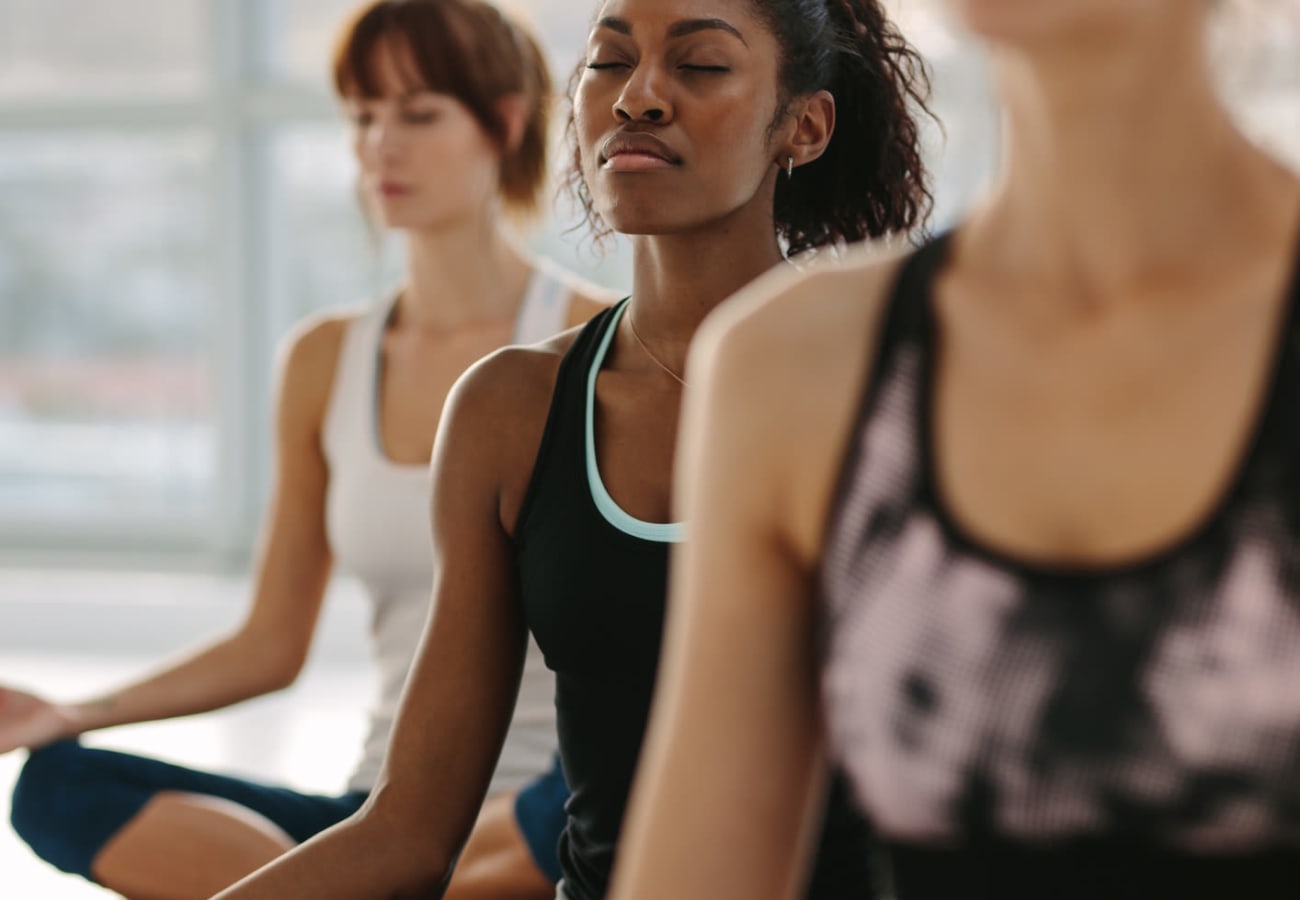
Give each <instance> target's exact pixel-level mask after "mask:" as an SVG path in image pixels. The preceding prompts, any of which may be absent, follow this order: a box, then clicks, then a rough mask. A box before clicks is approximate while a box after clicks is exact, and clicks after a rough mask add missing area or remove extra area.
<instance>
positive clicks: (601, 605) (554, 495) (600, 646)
mask: <svg viewBox="0 0 1300 900" xmlns="http://www.w3.org/2000/svg"><path fill="white" fill-rule="evenodd" d="M625 306H626V301H624V303H622V304H619V305H618V306H615V307H613V308H612V309H609V310H605V311H604V312H602V313H600V314H599V315H597V316H596V317H595V318H594V319H592V320H591V321H590V322H589V323H588V324H587V326H586V327H585V328H583V330H582V331H581V333H580V334H579V335H578V337H577V339H576V340H575V341H574V343H573V345H572V347H571V348H570V349H569V352H568V353H567V354H566V355H565V358H564V359H563V361H562V362H561V363H560V368H559V372H558V375H557V376H556V384H555V394H554V397H553V399H552V401H551V410H550V414H549V417H548V419H547V423H546V430H545V432H544V433H543V437H542V443H541V447H540V448H539V450H538V454H537V462H536V464H535V467H534V470H533V475H532V479H531V481H530V484H529V487H528V490H527V493H526V495H525V498H524V502H523V505H522V507H521V509H520V512H519V521H518V524H517V525H516V528H515V553H516V562H517V565H518V573H519V583H520V591H521V594H522V597H523V604H524V610H525V615H526V616H527V620H528V626H529V628H530V629H531V630H532V632H533V635H534V636H535V637H536V639H537V644H538V646H539V647H540V648H541V650H542V653H543V655H544V656H545V658H546V663H547V665H548V666H549V667H550V668H551V669H552V670H554V672H555V675H556V679H555V706H556V714H557V724H558V729H559V740H560V756H561V759H562V761H563V764H564V774H565V779H566V780H567V782H568V784H569V791H570V797H569V802H568V805H567V807H566V811H567V813H568V824H567V826H566V827H565V830H564V834H563V836H562V837H561V839H560V863H561V867H562V869H563V871H564V882H565V890H566V892H567V893H568V894H569V895H570V897H572V898H573V900H601V898H603V897H604V896H605V892H606V890H607V887H608V882H609V876H610V872H611V870H612V868H613V864H614V853H615V847H616V845H617V842H618V835H619V828H620V825H621V824H622V820H623V810H624V807H625V805H626V803H627V798H628V794H629V792H630V790H631V786H632V777H633V774H634V773H635V770H636V764H637V758H638V756H639V754H640V751H641V740H642V737H643V734H644V731H645V727H646V722H647V719H648V717H649V713H650V701H651V697H652V695H653V692H654V684H655V673H656V669H657V667H658V662H659V645H660V640H661V637H662V629H663V619H664V606H665V595H666V592H667V576H668V551H669V548H670V546H671V544H672V543H673V541H674V540H676V539H677V537H678V530H679V529H678V527H677V526H674V525H665V524H654V523H647V522H641V521H639V520H636V519H633V518H631V517H630V516H628V515H627V514H626V513H624V512H623V511H622V510H619V509H618V508H617V506H616V505H615V504H614V503H613V501H612V499H611V498H610V497H609V495H608V492H607V491H606V490H605V489H604V486H603V484H602V483H601V481H600V477H599V471H598V468H597V467H596V465H595V451H594V447H595V444H594V430H593V429H594V417H595V411H594V398H595V378H596V374H597V373H598V372H599V369H600V365H601V363H602V362H603V359H604V356H605V353H606V351H607V350H608V347H609V344H610V342H611V341H612V339H613V336H614V333H615V331H616V329H617V325H618V321H619V318H620V316H621V315H622V313H623V310H624V308H625ZM867 847H868V838H867V832H866V826H865V825H864V824H863V822H862V820H861V818H860V817H859V816H858V815H857V814H856V813H855V812H854V811H853V810H852V807H851V805H850V804H849V802H848V799H847V795H846V791H845V790H844V789H843V787H842V786H840V787H838V788H837V789H835V790H833V791H832V797H831V800H830V806H829V807H828V824H827V828H826V830H825V833H824V837H823V842H822V847H821V851H820V855H819V859H818V863H817V866H816V871H815V874H814V881H813V886H812V888H811V890H810V891H809V894H808V896H809V897H810V898H814V900H864V898H868V897H871V896H872V892H871V886H870V869H869V866H868V854H867Z"/></svg>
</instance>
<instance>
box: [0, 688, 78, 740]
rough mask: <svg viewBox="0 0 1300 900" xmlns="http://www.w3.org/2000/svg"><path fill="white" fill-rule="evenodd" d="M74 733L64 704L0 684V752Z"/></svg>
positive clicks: (70, 717)
mask: <svg viewBox="0 0 1300 900" xmlns="http://www.w3.org/2000/svg"><path fill="white" fill-rule="evenodd" d="M75 733H76V727H75V726H74V725H73V723H72V716H71V714H70V712H69V710H68V709H67V708H66V707H63V706H60V705H58V704H55V703H50V702H49V701H48V700H43V699H41V698H40V697H37V696H36V695H35V694H29V693H27V692H26V691H18V690H14V689H12V688H4V687H0V753H8V752H9V751H11V750H17V749H18V748H19V747H40V746H42V745H44V744H49V743H51V742H53V741H57V740H59V739H60V738H65V737H71V736H72V735H73V734H75Z"/></svg>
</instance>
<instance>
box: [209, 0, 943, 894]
mask: <svg viewBox="0 0 1300 900" xmlns="http://www.w3.org/2000/svg"><path fill="white" fill-rule="evenodd" d="M922 91H923V78H922V77H921V75H920V73H919V72H918V60H917V58H916V56H915V54H914V53H913V51H912V50H911V49H910V48H909V47H908V45H907V44H906V43H905V42H904V41H903V40H902V38H901V37H900V36H899V35H898V34H897V32H896V31H895V30H894V29H893V26H892V25H891V24H890V23H889V22H888V20H887V19H886V18H885V15H884V13H883V11H882V8H881V6H880V5H879V4H878V3H877V2H875V0H854V2H844V0H830V2H827V0H607V2H605V3H603V4H601V6H600V8H599V10H598V13H597V17H596V19H595V23H594V26H593V28H592V30H591V33H590V36H589V39H588V42H587V51H586V61H585V63H584V66H583V68H582V69H581V70H580V71H579V73H578V76H577V78H576V81H575V85H574V93H573V120H572V123H571V131H572V135H573V138H574V143H575V146H574V149H575V155H574V170H573V176H574V181H575V184H576V186H577V188H578V192H579V196H581V197H582V198H584V199H585V200H586V202H587V209H588V211H589V213H590V219H591V221H592V223H593V225H595V226H596V227H597V228H598V229H601V228H608V229H611V230H613V231H616V232H618V233H620V234H624V235H627V236H629V237H630V239H631V241H632V248H633V286H632V294H631V297H630V298H628V299H627V300H625V301H623V302H622V303H619V304H617V305H616V306H615V307H613V308H612V309H610V310H607V311H605V312H602V313H601V314H599V315H597V316H596V317H595V318H594V319H592V321H591V322H590V323H589V324H588V325H587V326H585V327H584V328H582V329H581V330H577V331H571V332H568V333H566V334H564V335H561V336H560V337H558V338H556V339H554V340H550V341H545V342H542V343H540V344H537V345H535V346H532V347H527V348H512V349H508V350H504V351H501V352H499V353H496V354H494V355H493V356H491V357H489V358H488V359H486V360H485V361H483V362H482V363H481V364H479V365H477V366H475V367H474V368H473V369H472V370H471V371H470V372H468V373H467V374H466V375H465V377H464V378H462V379H461V380H460V381H459V382H458V384H457V386H456V388H455V389H454V390H453V391H452V396H451V398H450V400H449V403H448V411H447V414H446V417H445V418H444V420H443V423H442V426H441V428H440V431H439V434H438V439H437V442H436V447H437V449H436V451H435V458H434V464H433V470H434V509H433V529H434V547H435V556H436V558H437V563H438V564H437V567H436V568H437V573H438V574H437V583H436V585H435V588H434V593H435V598H436V602H435V607H434V609H435V611H434V614H433V617H432V619H431V621H430V623H429V626H428V630H427V632H426V634H425V638H424V644H423V647H422V650H421V653H420V657H419V660H418V661H417V664H416V667H415V669H414V671H413V674H412V678H411V681H410V682H409V684H408V687H407V691H406V694H405V696H404V698H403V704H402V708H401V711H400V715H399V719H398V723H397V726H396V729H395V732H394V737H393V743H392V745H391V748H390V751H389V755H388V759H387V762H386V764H385V769H384V773H383V774H382V775H381V777H380V779H379V783H378V785H377V786H376V789H375V791H374V793H373V794H372V795H371V797H370V799H369V800H368V801H367V803H366V805H365V806H364V807H363V808H362V809H361V811H360V812H359V813H358V814H356V815H355V816H353V817H351V818H350V819H348V820H347V821H346V822H344V823H342V824H341V825H339V826H337V827H336V828H334V829H331V830H330V831H328V832H325V833H324V834H322V835H321V836H320V837H318V838H317V839H315V840H313V841H311V842H308V843H307V844H305V845H303V846H302V847H301V848H299V849H298V850H297V851H295V852H294V853H292V854H290V855H288V856H286V857H285V858H283V859H282V860H280V861H279V862H277V863H276V864H274V865H272V866H270V867H268V868H266V869H264V870H263V871H261V872H259V873H257V875H255V876H254V877H252V878H250V879H248V880H246V881H245V882H243V883H241V884H240V885H237V886H235V887H234V888H233V889H231V890H230V891H229V892H227V893H225V894H223V895H222V900H254V898H276V900H283V898H290V897H303V898H313V900H328V898H334V897H338V898H344V897H347V898H353V897H362V896H385V897H387V896H425V895H430V894H431V895H433V896H437V895H438V891H439V889H440V885H441V884H442V882H443V880H444V879H445V878H446V877H447V876H448V874H449V873H450V872H451V871H452V867H453V865H454V863H455V859H456V853H457V851H458V849H459V847H460V845H461V842H462V841H464V839H465V835H466V833H467V832H468V830H469V827H470V825H471V823H472V822H473V819H474V814H475V811H476V810H477V808H478V804H479V802H480V801H481V798H482V796H483V791H484V788H485V787H486V785H487V779H488V777H489V775H490V774H491V772H492V769H493V766H494V765H495V760H496V756H497V753H498V751H499V748H500V746H501V740H502V735H503V734H504V730H505V726H506V723H507V722H508V721H509V718H510V711H511V708H512V706H513V704H514V697H515V691H516V688H517V685H518V681H519V671H520V666H521V663H522V660H523V652H524V646H525V643H526V640H527V637H528V635H529V633H530V632H531V633H532V635H533V636H534V637H535V638H536V640H537V643H538V645H539V646H540V647H541V649H542V652H543V654H544V655H545V657H546V662H547V665H548V666H550V668H552V669H553V670H554V671H555V676H556V689H555V704H556V709H557V714H558V724H559V741H560V754H561V757H562V759H563V764H564V773H565V776H566V777H567V780H568V784H569V788H570V790H571V796H570V799H569V802H568V805H567V814H568V822H567V825H566V827H565V830H564V833H563V835H562V837H561V841H560V862H561V868H562V872H563V876H564V880H563V882H562V884H561V896H563V897H567V898H571V900H600V898H603V897H604V896H605V893H606V890H607V885H608V880H609V875H610V871H611V868H612V866H613V864H614V859H615V856H616V854H617V853H618V846H619V834H620V827H621V822H622V817H623V808H624V804H625V801H626V798H627V792H628V789H629V786H630V784H631V781H632V777H633V773H634V770H635V768H636V764H637V760H638V757H639V754H640V748H641V739H642V733H643V731H644V728H645V724H646V720H647V716H648V713H649V707H650V702H651V697H652V695H653V692H654V686H655V681H656V671H657V667H658V654H659V642H660V633H661V629H662V624H663V617H664V603H665V590H666V579H667V571H668V555H669V550H670V549H671V548H672V546H673V545H674V544H675V543H676V542H678V541H679V540H680V539H681V538H682V536H683V533H684V526H683V524H681V523H679V522H678V521H676V519H675V517H674V515H673V510H672V508H671V504H670V494H671V486H672V481H673V469H674V462H673V452H674V449H673V448H674V445H675V439H676V432H677V418H678V409H679V404H680V400H681V395H682V389H683V386H684V384H685V383H686V382H688V381H689V380H690V379H691V378H692V377H694V374H695V373H693V372H691V371H688V370H686V369H685V367H684V361H685V358H686V353H687V348H688V347H689V345H690V342H691V339H692V336H693V335H694V333H695V331H696V329H697V327H698V326H699V324H700V322H701V321H702V320H703V319H704V317H705V316H706V315H707V314H709V313H710V312H711V311H712V310H713V309H715V308H716V307H717V306H718V305H719V304H721V303H722V301H723V300H724V299H725V298H727V297H728V296H729V295H731V294H732V293H734V292H735V291H736V290H738V289H739V288H741V287H742V286H744V285H745V284H746V283H748V282H750V281H751V280H753V279H755V278H757V277H759V276H760V275H763V274H764V273H767V272H769V271H771V270H773V269H774V268H778V267H782V266H784V265H785V263H786V260H787V256H788V254H789V255H797V254H800V253H802V252H803V251H806V250H810V249H813V248H821V247H828V246H833V245H837V244H840V243H843V242H846V241H854V240H859V239H862V238H866V237H871V236H878V235H885V234H891V233H906V232H907V231H909V230H910V229H912V228H914V227H916V226H919V224H920V222H921V219H922V217H923V213H924V210H925V208H926V206H927V203H928V194H927V192H926V188H925V182H924V176H923V172H922V169H921V165H920V161H919V152H918V147H917V128H916V123H915V121H914V119H913V109H914V106H913V104H914V103H915V101H917V100H919V99H920V98H921V92H922ZM866 840H867V836H866V834H865V829H864V827H863V825H862V823H861V821H860V820H859V819H858V818H857V817H856V816H854V815H852V814H851V813H850V812H849V811H848V810H847V809H846V808H845V803H844V797H843V795H842V792H841V791H832V792H831V794H830V801H829V805H828V806H827V811H826V814H825V815H824V816H823V817H822V828H821V837H820V838H819V839H818V840H817V843H818V846H819V848H820V863H819V865H818V866H817V867H816V872H815V874H814V875H813V876H812V877H811V878H810V879H809V881H808V883H807V884H806V885H800V890H806V892H807V894H808V896H810V897H813V898H817V900H832V898H836V900H838V898H844V900H849V898H853V900H858V898H862V897H864V896H866V895H867V894H868V892H869V890H870V884H869V878H870V869H869V867H868V866H867V865H866V863H865V857H864V853H863V844H864V842H865V841H866ZM755 865H757V866H760V867H764V866H765V861H763V860H757V861H756V862H755Z"/></svg>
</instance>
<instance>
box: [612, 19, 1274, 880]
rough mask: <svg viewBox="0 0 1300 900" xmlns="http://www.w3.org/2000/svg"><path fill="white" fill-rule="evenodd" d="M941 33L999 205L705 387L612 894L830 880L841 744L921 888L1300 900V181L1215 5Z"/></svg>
mask: <svg viewBox="0 0 1300 900" xmlns="http://www.w3.org/2000/svg"><path fill="white" fill-rule="evenodd" d="M952 6H953V8H954V11H955V12H956V13H957V14H958V15H959V16H960V17H961V18H962V19H963V20H964V22H965V24H966V26H967V27H969V28H970V29H971V30H972V31H974V32H975V33H976V34H978V35H979V36H980V37H981V38H983V39H984V40H985V41H986V42H988V43H989V44H990V45H991V46H992V47H993V49H994V58H995V62H996V72H997V76H998V80H999V83H1000V88H1001V94H1002V99H1003V101H1004V102H1005V106H1006V110H1007V128H1006V134H1007V142H1008V144H1007V147H1008V156H1007V164H1006V169H1005V171H1004V174H1003V177H1002V180H1001V184H1000V186H999V187H998V188H997V189H996V190H995V191H994V192H993V193H992V195H991V196H990V197H989V199H988V201H987V202H986V203H984V204H983V205H982V206H981V207H980V208H979V209H977V210H976V211H975V212H974V213H973V214H972V215H971V216H970V217H969V218H968V219H967V220H966V221H965V222H964V223H963V224H961V225H960V226H959V227H958V228H957V229H956V230H955V231H954V232H953V233H951V234H949V235H946V236H943V237H941V238H939V239H938V240H937V241H935V242H934V243H932V244H930V245H928V246H927V247H925V248H923V249H921V250H920V251H919V252H917V253H915V254H914V255H912V256H910V257H909V258H907V259H904V260H894V261H892V262H888V263H883V264H882V263H879V262H877V263H869V264H859V265H849V266H845V267H842V268H839V269H837V270H835V271H829V272H826V273H822V274H818V275H816V276H814V277H810V278H809V279H807V280H806V281H801V282H799V283H797V284H794V285H787V286H785V287H784V288H783V289H781V290H779V291H776V292H775V293H774V294H769V295H767V296H765V297H763V298H755V299H752V300H751V301H749V302H748V303H747V304H746V305H745V307H744V309H743V311H739V310H738V311H737V313H736V315H735V316H732V317H730V318H729V319H728V320H727V321H726V322H722V323H719V325H718V328H717V330H716V331H713V332H711V334H710V335H709V336H708V338H707V339H705V340H702V341H701V348H702V349H701V350H700V353H699V355H698V356H696V357H694V358H693V360H692V365H693V366H694V370H695V371H696V372H698V373H699V375H698V376H697V382H698V383H699V385H700V387H699V390H698V392H697V391H696V389H695V388H694V387H693V388H692V395H691V397H690V399H689V402H688V410H689V411H688V413H687V424H686V428H685V437H684V440H683V447H684V448H685V458H684V459H683V463H682V464H683V471H684V477H683V478H682V479H681V481H680V482H679V483H680V486H681V490H680V498H681V501H682V508H683V509H684V510H685V511H686V513H687V515H689V516H691V517H692V522H693V523H694V524H695V526H697V531H696V532H694V537H698V540H693V541H692V543H691V545H690V547H689V551H688V553H687V554H686V555H685V557H684V558H683V559H682V560H681V566H680V568H679V569H678V576H677V580H676V584H675V595H674V596H675V598H676V599H675V606H674V612H673V619H674V620H673V624H672V628H671V634H670V636H669V638H668V645H669V646H668V650H667V652H666V655H665V663H664V665H665V675H664V680H663V688H664V694H663V696H662V703H661V705H660V707H659V709H660V713H661V714H660V715H659V716H658V718H657V720H656V722H655V723H654V726H653V728H652V732H653V734H652V737H651V739H650V744H649V747H648V749H647V759H646V765H645V766H644V767H643V769H642V781H641V782H640V783H639V785H638V788H637V793H636V797H635V802H634V810H633V811H632V813H630V816H629V819H630V824H629V837H628V852H627V855H626V856H625V857H624V858H623V863H622V866H621V869H620V871H619V873H618V879H617V880H618V889H617V890H616V891H615V892H614V895H615V896H616V897H617V898H619V900H632V898H650V897H655V898H660V897H674V898H683V900H690V898H704V897H709V898H713V897H718V896H736V897H741V896H743V897H747V898H768V897H773V898H774V897H788V896H792V894H791V893H790V892H789V891H783V890H781V889H780V886H779V885H778V884H777V883H776V882H774V881H770V880H768V881H760V880H758V879H756V878H755V877H752V876H751V872H750V869H751V865H752V859H753V858H754V857H755V855H756V854H771V855H774V856H777V857H779V865H780V867H782V868H787V869H790V870H792V871H794V872H798V871H800V870H801V869H802V868H803V867H804V866H805V865H806V856H807V854H806V852H805V851H803V850H802V849H801V847H800V846H799V843H798V841H797V835H799V834H800V833H801V831H802V830H804V829H806V828H807V827H808V822H809V821H810V819H809V815H808V813H807V812H806V810H807V797H809V796H811V795H812V792H813V791H814V789H815V788H816V786H817V785H818V784H819V783H820V780H821V776H820V774H819V770H820V769H821V764H820V762H819V760H820V759H821V758H822V748H823V744H825V745H826V746H828V748H829V754H828V755H829V758H830V760H831V761H832V762H834V763H837V764H839V765H840V766H842V767H843V768H844V769H845V770H846V771H847V773H848V775H849V778H850V780H851V782H852V784H853V788H854V793H855V796H856V798H857V800H858V801H859V803H860V805H861V808H862V809H863V810H865V812H866V813H867V814H868V815H869V819H870V821H871V822H872V824H873V825H874V827H875V828H876V829H877V831H878V832H879V834H880V835H881V838H882V840H883V841H884V842H885V843H886V844H887V846H888V847H889V852H888V857H889V859H890V861H891V862H892V870H893V882H894V884H893V888H894V892H893V895H894V896H896V897H897V898H898V900H918V898H919V900H928V898H940V897H944V898H946V897H963V898H984V897H988V898H993V897H996V898H999V900H1004V898H1011V900H1016V898H1029V897H1033V898H1042V897H1052V898H1075V897H1078V898H1106V900H1114V898H1121V900H1122V898H1165V897H1169V898H1173V897H1177V898H1180V900H1185V898H1222V897H1251V898H1274V897H1294V896H1295V895H1296V890H1297V887H1296V886H1297V884H1300V852H1297V851H1300V846H1298V843H1297V842H1298V840H1300V807H1297V804H1296V802H1295V801H1296V797H1297V796H1298V795H1300V768H1298V763H1300V753H1298V752H1297V751H1300V693H1297V690H1296V685H1297V684H1300V653H1297V647H1298V646H1300V619H1298V618H1297V603H1298V602H1300V600H1298V597H1300V593H1298V589H1300V584H1297V581H1296V576H1295V569H1294V564H1295V550H1294V547H1295V543H1296V538H1297V536H1298V535H1297V531H1296V530H1297V522H1298V521H1300V519H1298V518H1297V516H1296V513H1297V511H1298V510H1297V507H1296V503H1297V499H1296V498H1297V497H1300V494H1298V493H1297V491H1296V487H1297V483H1296V478H1297V476H1298V475H1300V468H1298V466H1300V455H1297V452H1298V451H1300V448H1298V447H1297V446H1296V435H1297V432H1296V429H1295V427H1294V424H1293V418H1294V415H1295V404H1296V398H1297V391H1300V380H1298V379H1300V319H1297V317H1296V309H1297V304H1300V283H1297V275H1296V271H1295V270H1296V263H1297V258H1298V250H1300V180H1298V179H1297V177H1296V175H1295V173H1293V172H1290V171H1287V170H1286V169H1285V168H1284V167H1283V166H1281V165H1280V164H1279V163H1277V162H1276V161H1275V160H1273V159H1271V158H1269V157H1268V156H1267V155H1265V154H1264V153H1263V152H1261V151H1260V150H1259V149H1258V148H1257V147H1255V146H1253V145H1252V144H1251V143H1250V142H1249V141H1248V140H1247V139H1246V138H1245V137H1244V136H1243V135H1242V134H1241V133H1240V132H1239V131H1238V130H1237V129H1236V127H1235V126H1234V124H1233V121H1232V119H1231V117H1230V116H1229V114H1228V111H1227V110H1226V109H1225V108H1224V107H1223V105H1222V104H1221V102H1220V101H1219V99H1218V95H1217V94H1216V91H1215V89H1214V85H1213V84H1212V78H1211V73H1210V70H1209V66H1208V64H1207V61H1206V51H1205V43H1206V41H1205V32H1206V28H1207V17H1208V15H1209V13H1208V6H1209V4H1205V3H1191V2H1187V0H1148V2H1144V3H1133V2H1131V0H1059V2H1055V3H1039V2H1035V0H953V2H952ZM864 384H865V388H864ZM724 653H725V665H721V664H720V662H721V660H722V654H724ZM773 772H781V773H783V774H784V777H779V778H778V777H773V775H772V773H773ZM760 809H761V810H762V811H763V814H762V815H756V814H755V812H756V810H760ZM718 834H725V835H726V836H727V844H726V850H725V852H716V853H709V854H705V853H700V852H698V850H697V849H696V848H698V845H699V842H700V841H701V840H703V839H704V838H705V836H709V837H712V836H715V835H718ZM693 844H694V847H693ZM775 864H776V863H774V865H775Z"/></svg>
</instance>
